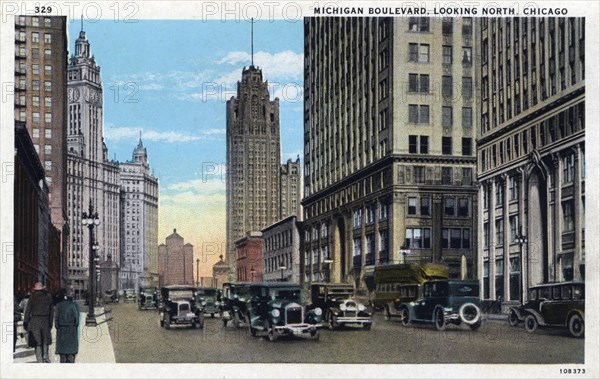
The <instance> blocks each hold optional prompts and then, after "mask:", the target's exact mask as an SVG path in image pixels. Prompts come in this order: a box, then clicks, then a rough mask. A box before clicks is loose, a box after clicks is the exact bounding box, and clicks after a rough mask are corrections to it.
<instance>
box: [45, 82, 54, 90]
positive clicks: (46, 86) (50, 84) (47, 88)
mask: <svg viewBox="0 0 600 379" xmlns="http://www.w3.org/2000/svg"><path fill="white" fill-rule="evenodd" d="M44 91H46V92H52V82H49V81H44Z"/></svg>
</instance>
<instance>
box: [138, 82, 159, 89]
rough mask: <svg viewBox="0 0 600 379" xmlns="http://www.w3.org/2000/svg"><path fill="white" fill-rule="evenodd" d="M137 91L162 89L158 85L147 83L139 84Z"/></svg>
mask: <svg viewBox="0 0 600 379" xmlns="http://www.w3.org/2000/svg"><path fill="white" fill-rule="evenodd" d="M139 89H141V90H146V91H158V90H161V89H163V86H162V85H160V84H158V83H147V84H141V85H140V86H139Z"/></svg>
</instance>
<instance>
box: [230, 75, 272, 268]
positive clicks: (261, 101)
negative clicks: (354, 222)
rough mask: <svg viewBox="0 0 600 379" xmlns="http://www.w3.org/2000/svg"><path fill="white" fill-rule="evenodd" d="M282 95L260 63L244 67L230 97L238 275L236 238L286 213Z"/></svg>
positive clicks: (232, 260) (232, 200) (232, 256)
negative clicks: (273, 90) (274, 92)
mask: <svg viewBox="0 0 600 379" xmlns="http://www.w3.org/2000/svg"><path fill="white" fill-rule="evenodd" d="M280 162H281V156H280V136H279V99H278V98H276V99H275V100H270V98H269V90H268V82H266V81H263V76H262V70H261V69H259V68H258V67H255V66H254V65H251V66H250V67H249V68H244V69H243V70H242V80H241V81H240V82H238V85H237V96H232V97H231V99H229V100H228V101H227V182H226V187H227V263H228V264H229V275H230V279H233V278H234V277H235V270H236V269H235V265H236V255H235V254H236V247H235V242H236V241H237V240H239V239H241V238H244V237H245V236H246V233H247V232H250V231H260V230H262V229H263V228H265V227H266V226H267V225H271V224H272V223H274V222H275V221H277V220H278V219H279V213H280V180H281V179H280V170H281V167H280V166H281V165H280Z"/></svg>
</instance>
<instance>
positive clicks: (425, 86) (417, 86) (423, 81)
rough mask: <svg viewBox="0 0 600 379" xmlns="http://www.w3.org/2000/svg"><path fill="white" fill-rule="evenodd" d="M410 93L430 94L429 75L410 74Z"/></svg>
mask: <svg viewBox="0 0 600 379" xmlns="http://www.w3.org/2000/svg"><path fill="white" fill-rule="evenodd" d="M408 91H409V92H420V93H429V75H425V74H421V75H419V74H408Z"/></svg>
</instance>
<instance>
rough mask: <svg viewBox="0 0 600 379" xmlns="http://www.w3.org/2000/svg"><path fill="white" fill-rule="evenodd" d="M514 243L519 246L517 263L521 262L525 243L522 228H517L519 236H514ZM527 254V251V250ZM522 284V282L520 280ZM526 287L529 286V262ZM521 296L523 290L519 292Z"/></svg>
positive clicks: (525, 239)
mask: <svg viewBox="0 0 600 379" xmlns="http://www.w3.org/2000/svg"><path fill="white" fill-rule="evenodd" d="M515 242H516V243H518V244H519V262H523V245H524V244H526V243H527V237H526V236H524V235H523V228H522V227H519V234H517V235H516V236H515ZM527 252H528V253H529V250H527ZM520 271H521V273H522V272H523V265H521V268H520ZM520 282H521V283H522V282H523V280H520ZM526 282H527V286H529V262H527V277H526ZM520 292H521V294H522V293H523V290H521V291H520Z"/></svg>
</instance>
